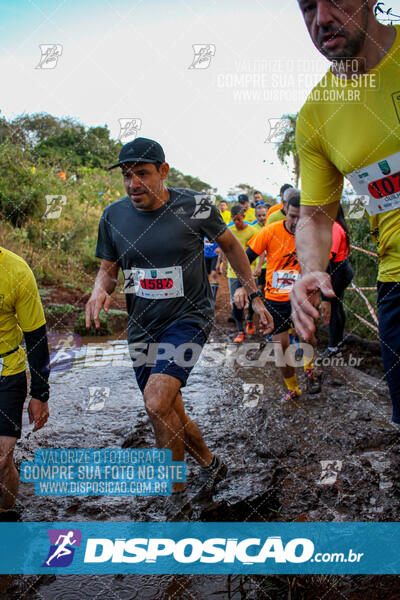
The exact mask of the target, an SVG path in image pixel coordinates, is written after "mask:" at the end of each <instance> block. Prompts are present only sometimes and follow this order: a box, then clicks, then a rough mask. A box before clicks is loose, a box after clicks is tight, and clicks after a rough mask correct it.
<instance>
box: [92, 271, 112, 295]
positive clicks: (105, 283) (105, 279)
mask: <svg viewBox="0 0 400 600" xmlns="http://www.w3.org/2000/svg"><path fill="white" fill-rule="evenodd" d="M117 281H118V275H115V273H111V272H110V271H109V270H108V269H100V270H99V272H98V273H97V277H96V280H95V282H94V288H93V289H96V288H101V289H103V290H105V291H106V292H107V294H112V293H113V291H114V290H115V286H116V285H117Z"/></svg>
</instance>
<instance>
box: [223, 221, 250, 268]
mask: <svg viewBox="0 0 400 600" xmlns="http://www.w3.org/2000/svg"><path fill="white" fill-rule="evenodd" d="M228 229H229V230H230V231H231V232H232V233H233V235H234V236H235V238H236V239H237V240H238V241H239V243H240V245H241V246H242V248H243V249H244V250H246V249H247V246H248V241H249V240H251V238H252V237H253V236H254V235H255V234H256V233H257V229H256V228H255V227H253V225H247V227H246V229H242V230H241V231H239V230H238V229H236V225H229V227H228ZM226 274H227V277H228V279H237V275H236V273H235V271H234V270H233V269H232V267H231V265H230V263H229V262H228V268H227V273H226Z"/></svg>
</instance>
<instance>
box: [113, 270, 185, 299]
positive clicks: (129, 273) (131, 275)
mask: <svg viewBox="0 0 400 600" xmlns="http://www.w3.org/2000/svg"><path fill="white" fill-rule="evenodd" d="M124 274H125V287H124V293H125V294H136V295H137V296H139V297H140V298H148V299H155V300H162V299H165V298H178V297H180V296H183V295H184V292H183V276H182V267H180V266H179V267H165V268H162V269H137V268H134V267H133V268H132V269H130V270H129V269H128V270H126V272H125V271H124Z"/></svg>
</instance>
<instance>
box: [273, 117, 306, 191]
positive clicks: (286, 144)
mask: <svg viewBox="0 0 400 600" xmlns="http://www.w3.org/2000/svg"><path fill="white" fill-rule="evenodd" d="M297 117H298V113H296V114H295V115H283V117H282V119H286V120H287V127H286V130H285V134H284V136H283V139H282V140H281V141H280V142H277V146H276V153H277V155H278V158H279V160H280V162H281V163H282V164H283V165H285V166H288V163H287V160H288V158H291V159H292V160H293V165H294V166H293V173H294V177H295V186H296V187H298V185H299V179H300V159H299V155H298V152H297V148H296V122H297Z"/></svg>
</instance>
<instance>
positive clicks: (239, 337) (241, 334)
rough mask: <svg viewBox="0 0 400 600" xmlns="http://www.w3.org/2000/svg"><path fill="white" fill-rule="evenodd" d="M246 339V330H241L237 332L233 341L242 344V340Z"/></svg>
mask: <svg viewBox="0 0 400 600" xmlns="http://www.w3.org/2000/svg"><path fill="white" fill-rule="evenodd" d="M245 339H246V335H245V333H244V331H239V333H238V334H237V336H236V337H235V339H234V340H233V343H234V344H241V343H242V342H244V340H245Z"/></svg>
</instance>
